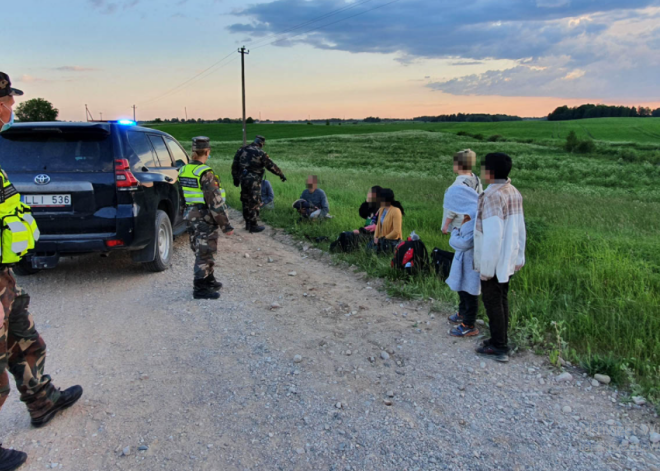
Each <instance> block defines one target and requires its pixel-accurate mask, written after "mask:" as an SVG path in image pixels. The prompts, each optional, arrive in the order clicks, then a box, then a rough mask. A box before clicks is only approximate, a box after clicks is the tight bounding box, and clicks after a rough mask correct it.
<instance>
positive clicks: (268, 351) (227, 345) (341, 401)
mask: <svg viewBox="0 0 660 471" xmlns="http://www.w3.org/2000/svg"><path fill="white" fill-rule="evenodd" d="M221 242H222V243H221V248H220V254H219V257H218V265H219V267H218V269H217V275H218V278H219V279H221V280H222V281H223V282H224V283H225V287H224V289H223V295H222V299H221V301H219V302H218V301H195V300H193V299H192V292H191V291H192V280H191V275H192V263H193V254H192V252H191V251H190V249H189V248H188V246H187V241H186V240H185V239H184V238H179V239H177V241H176V242H175V246H176V247H175V248H176V253H175V256H174V262H173V266H172V268H171V269H170V270H169V271H167V272H164V273H159V274H152V273H147V272H145V271H144V270H143V269H142V268H141V267H140V266H136V265H133V264H131V262H130V259H129V258H128V257H125V256H113V257H111V258H99V257H98V256H86V257H81V258H76V259H72V260H63V261H62V264H61V265H60V266H59V267H58V268H57V269H55V270H52V271H45V272H42V273H40V274H38V275H36V276H33V277H28V278H20V279H19V283H21V284H22V285H23V286H24V287H25V288H26V289H28V291H29V292H30V293H31V295H32V303H31V311H32V313H33V314H34V316H35V318H36V321H37V324H38V327H39V330H40V332H41V334H42V335H43V336H44V338H45V339H46V342H47V344H48V351H49V353H48V361H47V365H46V368H47V371H48V372H49V373H50V374H51V376H53V378H54V381H55V382H56V384H57V385H58V386H61V387H66V386H69V385H73V384H81V385H82V386H83V387H84V388H85V395H84V396H83V398H82V399H81V401H80V402H79V403H78V404H76V405H75V406H74V407H72V408H71V409H69V410H67V411H66V412H64V413H63V414H61V415H60V416H58V417H57V418H56V419H55V420H53V422H51V424H49V425H48V426H47V427H45V428H43V429H33V428H31V427H30V423H29V417H28V415H27V413H26V412H25V410H24V407H23V405H22V403H20V402H19V400H18V395H17V394H16V392H15V391H13V392H12V395H11V396H10V398H9V400H8V401H7V404H6V406H5V407H4V409H3V410H2V412H1V413H0V420H1V422H0V423H1V424H2V426H1V428H0V434H1V435H0V438H2V439H3V441H4V445H5V446H8V447H14V448H16V449H20V450H24V451H26V452H27V453H28V454H29V460H28V463H27V464H26V465H25V466H24V468H22V469H25V470H41V469H64V470H80V471H91V470H152V469H153V470H157V469H166V470H222V471H224V470H257V469H260V470H307V469H313V470H429V469H466V470H480V469H484V470H487V469H502V470H523V469H548V470H560V469H571V470H580V469H584V470H594V469H599V470H600V469H638V470H647V469H660V465H659V458H658V456H660V450H659V449H658V448H657V447H658V444H653V443H652V442H651V440H652V439H656V438H657V439H659V440H660V436H657V437H656V436H655V435H652V433H653V432H656V431H659V430H657V427H656V420H657V418H656V416H655V414H654V412H653V410H652V409H651V408H650V407H649V406H641V407H640V406H637V405H630V404H622V403H621V401H622V399H621V395H620V394H619V395H617V393H616V392H615V391H614V389H611V388H610V387H608V386H602V385H598V386H593V385H592V379H591V378H586V377H583V376H582V374H581V373H580V372H578V371H571V370H569V371H570V372H571V373H572V375H573V379H572V380H568V381H565V382H564V381H561V382H560V381H557V379H556V378H557V376H558V375H559V374H560V373H561V372H560V371H557V370H556V369H553V368H551V367H550V366H549V365H548V363H547V361H546V360H545V359H544V358H542V357H539V356H535V355H532V354H529V353H525V354H520V355H518V356H515V357H514V358H513V359H512V361H511V362H510V363H509V364H499V363H495V362H493V361H490V360H488V359H483V358H480V357H477V356H476V355H475V354H474V346H475V341H474V340H455V339H451V338H449V337H448V336H447V330H448V328H449V325H448V323H447V321H446V314H449V313H445V314H439V313H436V314H432V313H429V306H428V305H427V304H416V303H411V302H407V301H401V300H396V299H395V300H391V299H389V298H388V296H387V295H386V293H384V292H382V291H380V290H379V289H378V288H379V282H378V280H371V281H369V280H365V279H364V278H363V276H362V275H361V274H359V273H355V272H354V271H353V270H351V269H350V267H346V266H335V265H332V264H331V263H330V259H329V258H328V257H327V256H326V255H322V254H320V253H319V252H318V251H316V250H315V249H308V248H307V247H304V246H302V245H301V244H299V243H294V242H293V241H291V240H290V239H288V237H286V236H284V235H281V234H276V233H274V232H273V231H272V230H270V229H269V230H268V231H267V232H266V233H263V234H258V235H249V234H247V233H246V232H245V231H243V230H237V232H236V235H235V236H233V237H231V238H223V239H222V241H221ZM305 249H307V250H305ZM294 272H295V273H294ZM274 303H276V304H275V307H273V305H274ZM277 306H279V307H277ZM140 447H142V448H141V449H140Z"/></svg>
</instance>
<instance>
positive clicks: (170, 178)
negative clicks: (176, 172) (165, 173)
mask: <svg viewBox="0 0 660 471" xmlns="http://www.w3.org/2000/svg"><path fill="white" fill-rule="evenodd" d="M165 181H166V182H167V183H172V182H173V181H174V178H172V177H165Z"/></svg>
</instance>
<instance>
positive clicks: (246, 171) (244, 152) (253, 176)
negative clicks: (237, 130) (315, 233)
mask: <svg viewBox="0 0 660 471" xmlns="http://www.w3.org/2000/svg"><path fill="white" fill-rule="evenodd" d="M264 145H266V138H265V137H263V136H257V137H256V139H255V140H254V142H253V143H252V144H250V145H248V146H246V147H241V148H240V149H238V152H236V155H235V156H234V163H233V164H232V166H231V175H232V177H233V178H234V186H236V187H238V186H240V187H241V203H243V219H245V229H246V230H247V231H249V232H261V231H263V230H264V229H265V227H264V226H260V225H259V223H258V221H257V218H258V217H259V209H260V207H261V181H262V180H263V177H264V169H267V170H268V171H270V172H272V173H274V174H275V175H277V176H278V177H280V179H281V180H282V181H283V182H285V181H286V177H285V176H284V174H283V173H282V170H280V168H279V167H278V166H277V165H275V163H274V162H273V161H272V160H271V159H270V157H269V156H268V154H266V153H265V152H264V151H263V147H264Z"/></svg>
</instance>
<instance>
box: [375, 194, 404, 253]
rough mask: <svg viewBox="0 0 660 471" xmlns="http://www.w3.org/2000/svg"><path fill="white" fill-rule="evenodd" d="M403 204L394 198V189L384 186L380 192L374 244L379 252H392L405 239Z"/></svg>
mask: <svg viewBox="0 0 660 471" xmlns="http://www.w3.org/2000/svg"><path fill="white" fill-rule="evenodd" d="M404 214H405V212H404V210H403V206H401V203H399V202H398V201H397V200H396V199H395V198H394V191H392V190H390V189H389V188H384V189H383V190H382V191H381V192H380V209H379V210H378V220H377V223H376V231H375V232H374V240H373V246H375V247H376V249H377V251H378V252H379V253H382V252H384V253H392V252H394V249H395V248H396V246H397V245H398V244H399V242H401V240H402V239H403V215H404Z"/></svg>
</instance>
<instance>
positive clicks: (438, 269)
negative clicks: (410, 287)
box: [431, 247, 454, 281]
mask: <svg viewBox="0 0 660 471" xmlns="http://www.w3.org/2000/svg"><path fill="white" fill-rule="evenodd" d="M453 261H454V254H453V253H451V252H447V251H446V250H440V249H439V248H437V247H436V248H434V249H433V252H431V263H432V265H433V269H434V270H435V273H436V274H437V275H438V276H439V277H440V279H442V280H443V281H444V280H446V279H447V278H449V272H450V271H451V264H452V262H453Z"/></svg>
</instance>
